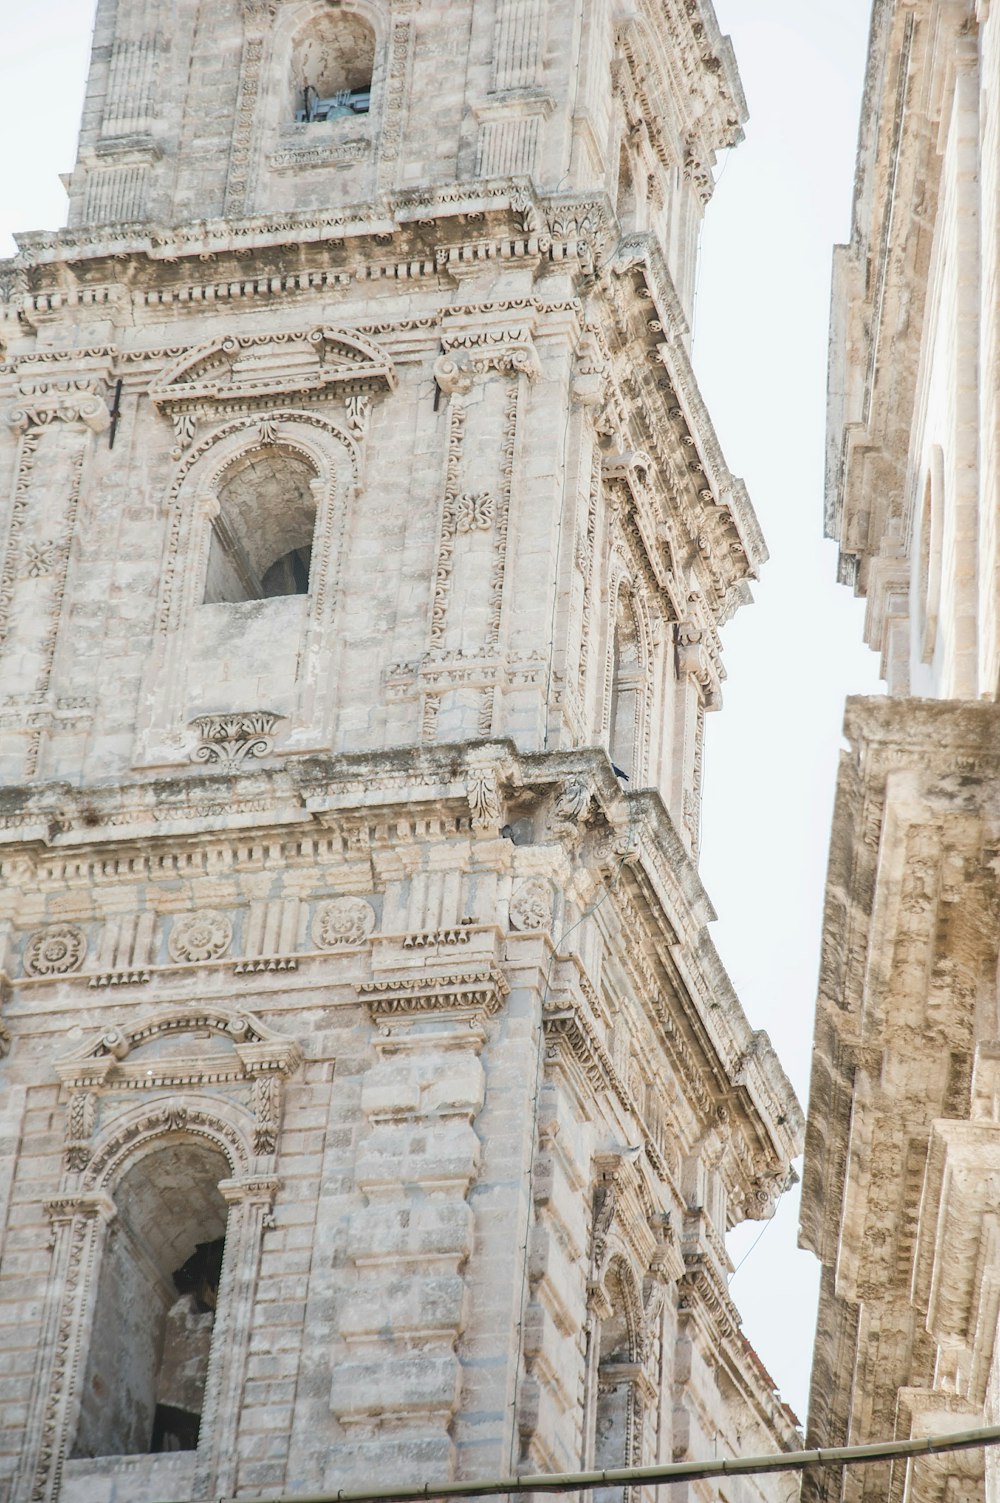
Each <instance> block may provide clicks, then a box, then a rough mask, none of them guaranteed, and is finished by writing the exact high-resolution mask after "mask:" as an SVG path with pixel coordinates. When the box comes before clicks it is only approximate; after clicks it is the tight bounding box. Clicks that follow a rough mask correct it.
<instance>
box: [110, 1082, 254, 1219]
mask: <svg viewBox="0 0 1000 1503" xmlns="http://www.w3.org/2000/svg"><path fill="white" fill-rule="evenodd" d="M179 1136H183V1137H184V1138H185V1139H190V1140H191V1141H194V1142H199V1143H201V1144H203V1145H204V1146H205V1147H206V1148H207V1149H209V1150H211V1151H212V1152H214V1153H217V1154H219V1155H221V1156H222V1158H223V1159H224V1160H225V1162H226V1164H227V1166H228V1173H229V1175H230V1176H231V1177H239V1176H241V1175H246V1174H249V1173H250V1172H251V1171H252V1169H253V1168H254V1159H255V1155H254V1151H253V1119H252V1116H251V1114H250V1112H249V1111H248V1110H247V1109H246V1108H245V1107H243V1106H241V1105H240V1103H238V1102H235V1101H226V1100H223V1099H221V1098H220V1099H219V1100H214V1101H212V1102H211V1104H208V1102H207V1101H206V1099H205V1097H204V1096H202V1095H200V1094H199V1093H198V1092H197V1091H188V1092H184V1093H183V1094H171V1096H170V1097H169V1098H165V1097H158V1098H156V1099H154V1100H153V1101H151V1102H143V1103H142V1104H141V1105H138V1106H135V1107H132V1108H131V1110H129V1111H126V1112H123V1113H121V1114H118V1115H115V1116H114V1117H112V1119H111V1120H110V1122H109V1123H108V1124H107V1125H106V1126H105V1128H104V1129H103V1131H102V1132H100V1133H98V1134H97V1135H96V1137H95V1140H94V1145H93V1149H92V1151H91V1155H90V1160H89V1162H88V1164H87V1166H86V1168H85V1169H84V1171H83V1177H82V1180H81V1185H82V1188H83V1189H84V1190H85V1191H87V1192H94V1191H103V1192H105V1193H107V1194H112V1195H113V1191H114V1186H115V1185H116V1184H117V1182H118V1180H119V1179H120V1177H121V1175H122V1174H123V1173H124V1171H125V1167H126V1166H127V1165H130V1164H132V1163H134V1162H138V1161H139V1160H141V1159H142V1158H144V1157H146V1156H147V1155H148V1154H150V1153H154V1152H156V1151H157V1150H158V1148H159V1146H160V1145H161V1144H162V1143H163V1142H164V1141H166V1140H168V1139H177V1138H178V1137H179Z"/></svg>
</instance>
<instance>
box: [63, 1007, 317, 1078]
mask: <svg viewBox="0 0 1000 1503" xmlns="http://www.w3.org/2000/svg"><path fill="white" fill-rule="evenodd" d="M301 1058H302V1055H301V1051H300V1049H299V1046H298V1045H297V1044H296V1043H295V1041H294V1040H293V1039H289V1038H286V1037H284V1036H283V1035H281V1034H278V1033H275V1032H274V1030H273V1029H270V1028H268V1027H267V1026H266V1025H265V1024H264V1023H262V1022H261V1021H260V1019H259V1018H255V1017H253V1016H252V1014H250V1013H237V1012H231V1011H229V1010H228V1009H226V1008H222V1007H193V1008H192V1007H189V1008H171V1009H170V1010H169V1011H167V1012H162V1013H157V1014H156V1015H155V1016H153V1017H147V1018H145V1019H143V1020H142V1021H139V1022H137V1023H136V1024H135V1025H133V1026H132V1027H123V1028H113V1029H111V1030H109V1031H107V1032H105V1033H101V1034H97V1035H95V1036H93V1037H91V1038H90V1039H89V1040H88V1042H87V1043H86V1044H84V1045H83V1047H82V1048H81V1049H79V1050H77V1051H76V1052H75V1053H74V1054H72V1055H70V1056H69V1058H67V1059H64V1060H61V1061H59V1062H58V1063H57V1065H56V1071H57V1073H58V1075H59V1077H60V1079H61V1080H62V1081H63V1084H64V1085H67V1086H72V1087H76V1088H78V1089H86V1088H87V1087H92V1086H96V1085H101V1084H104V1083H107V1082H109V1081H111V1080H113V1081H115V1082H116V1083H127V1082H130V1081H133V1082H135V1083H138V1084H142V1085H144V1086H145V1085H154V1084H174V1085H176V1084H181V1083H189V1084H196V1083H204V1082H205V1081H206V1080H208V1079H211V1080H212V1081H214V1082H220V1081H223V1080H244V1079H247V1078H249V1077H252V1076H256V1075H260V1074H265V1073H274V1074H277V1075H281V1076H284V1075H289V1074H291V1073H292V1072H293V1071H294V1070H295V1069H296V1068H297V1066H298V1065H299V1063H300V1062H301Z"/></svg>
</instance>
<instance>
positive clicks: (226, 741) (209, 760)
mask: <svg viewBox="0 0 1000 1503" xmlns="http://www.w3.org/2000/svg"><path fill="white" fill-rule="evenodd" d="M284 718H285V717H284V716H283V715H276V714H274V713H273V712H272V711H270V710H240V711H235V712H232V713H230V714H224V715H197V716H195V718H194V720H192V721H191V722H190V723H191V725H193V726H196V727H197V729H198V737H199V744H198V746H196V747H195V749H194V751H193V752H192V753H191V761H192V762H204V763H206V764H207V765H208V766H211V767H218V769H219V770H220V771H221V772H238V771H239V769H240V768H241V767H242V766H243V765H244V763H246V762H254V761H258V760H259V759H260V758H262V757H269V756H270V755H271V752H272V751H273V750H274V742H273V739H272V737H273V732H274V727H275V726H276V725H277V723H278V721H279V720H284Z"/></svg>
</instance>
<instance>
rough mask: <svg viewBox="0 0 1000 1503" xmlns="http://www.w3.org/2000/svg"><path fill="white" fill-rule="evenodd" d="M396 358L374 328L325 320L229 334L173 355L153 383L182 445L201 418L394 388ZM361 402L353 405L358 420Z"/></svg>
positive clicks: (154, 398) (156, 401)
mask: <svg viewBox="0 0 1000 1503" xmlns="http://www.w3.org/2000/svg"><path fill="white" fill-rule="evenodd" d="M395 385H396V376H395V371H394V369H393V364H392V361H391V360H390V358H389V356H388V355H387V354H386V353H385V351H384V350H383V349H382V348H381V347H380V346H379V345H378V344H377V343H376V342H375V340H373V339H371V338H370V337H369V336H368V335H367V334H362V333H361V332H359V331H358V330H354V329H336V328H328V327H326V326H320V327H316V328H311V329H302V330H298V331H295V332H292V333H288V334H280V333H275V334H269V335H264V334H242V335H234V334H230V335H227V336H226V337H225V338H221V339H214V340H212V341H210V342H209V343H207V344H203V345H198V346H196V347H195V348H194V349H190V350H185V352H184V353H183V354H182V355H181V356H179V357H178V358H177V359H175V360H172V361H170V362H169V363H168V364H167V366H166V367H165V368H164V370H163V371H162V372H160V373H159V374H158V375H157V376H156V377H155V378H154V380H153V381H152V382H151V384H150V389H149V397H150V401H151V402H152V403H153V405H154V407H155V408H156V409H157V411H158V412H161V413H163V414H164V415H165V416H169V417H170V418H171V419H172V420H173V423H174V428H175V432H176V435H177V442H178V447H179V449H181V450H182V451H183V450H184V449H186V448H187V446H188V445H189V444H190V443H191V442H192V440H193V438H194V432H195V424H196V422H197V420H198V419H199V418H202V417H203V418H206V419H210V420H211V421H213V422H218V421H220V420H221V419H222V418H224V417H228V416H231V415H233V414H236V413H248V412H260V411H261V410H266V409H268V408H273V407H275V406H281V405H285V404H287V403H288V402H289V401H290V400H291V401H294V403H295V404H296V405H301V404H302V403H303V402H306V403H308V402H309V401H311V400H329V399H330V398H339V399H340V400H341V401H343V402H345V403H348V404H350V402H351V400H352V398H357V397H362V396H365V395H368V396H369V397H370V396H371V395H372V394H374V393H375V392H379V391H392V390H393V388H394V387H395ZM358 410H359V409H358V408H357V406H356V404H355V406H354V407H353V408H351V407H350V406H348V409H347V411H348V418H349V420H351V418H352V414H353V421H354V424H355V426H356V425H357V416H358Z"/></svg>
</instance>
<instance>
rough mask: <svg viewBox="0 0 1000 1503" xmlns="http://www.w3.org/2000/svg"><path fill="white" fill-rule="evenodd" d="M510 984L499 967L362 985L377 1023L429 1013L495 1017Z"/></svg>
mask: <svg viewBox="0 0 1000 1503" xmlns="http://www.w3.org/2000/svg"><path fill="white" fill-rule="evenodd" d="M509 990H510V987H509V985H508V983H507V980H506V978H505V976H504V975H503V973H502V972H501V971H500V970H499V969H498V968H497V967H496V966H486V967H483V968H482V969H476V970H469V971H462V972H456V973H450V974H448V975H440V976H405V977H392V978H386V979H382V980H376V981H370V982H367V983H365V984H364V985H363V986H361V987H359V989H358V992H359V995H360V997H361V999H362V1001H364V1002H367V1004H368V1007H369V1009H370V1011H371V1015H372V1019H373V1021H375V1022H380V1021H381V1022H385V1021H388V1020H391V1019H396V1018H406V1017H419V1016H423V1015H426V1014H431V1013H438V1014H451V1015H454V1016H456V1017H459V1018H463V1019H468V1020H469V1021H470V1022H474V1021H479V1022H482V1021H483V1020H485V1019H486V1018H489V1017H492V1016H493V1014H494V1013H496V1012H498V1011H499V1009H500V1008H501V1007H502V1005H503V1001H504V998H505V997H506V995H507V993H508V991H509Z"/></svg>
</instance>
